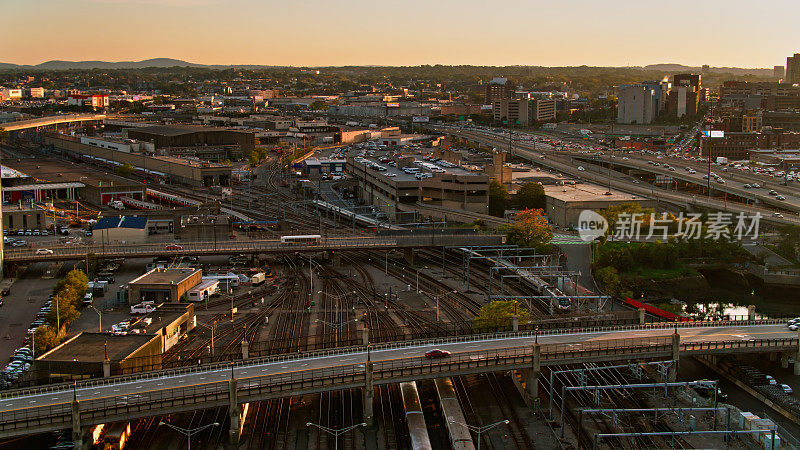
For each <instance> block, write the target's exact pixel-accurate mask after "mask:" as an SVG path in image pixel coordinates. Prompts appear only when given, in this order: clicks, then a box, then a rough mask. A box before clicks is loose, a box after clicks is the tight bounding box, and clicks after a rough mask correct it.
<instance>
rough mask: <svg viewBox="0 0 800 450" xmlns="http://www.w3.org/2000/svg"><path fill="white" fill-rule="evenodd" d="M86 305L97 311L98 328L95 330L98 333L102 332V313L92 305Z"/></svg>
mask: <svg viewBox="0 0 800 450" xmlns="http://www.w3.org/2000/svg"><path fill="white" fill-rule="evenodd" d="M88 306H89V308H92V309H93V310H94V312H96V313H97V317H98V319H99V321H100V324H99V329H98V330H97V332H98V333H102V332H103V314H102V313H101V312H100V311H99V310H98V309H97V308H95V307H94V305H88Z"/></svg>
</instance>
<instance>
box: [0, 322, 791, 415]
mask: <svg viewBox="0 0 800 450" xmlns="http://www.w3.org/2000/svg"><path fill="white" fill-rule="evenodd" d="M679 332H680V334H681V341H682V342H686V343H689V342H709V341H719V340H752V339H768V338H790V337H796V336H797V332H793V331H789V330H788V329H787V328H786V326H785V325H782V324H779V325H746V326H721V327H696V328H681V329H679ZM672 333H673V329H671V328H664V329H638V330H637V329H634V330H615V331H604V332H589V333H587V332H575V333H568V334H559V335H541V336H539V337H538V342H539V343H540V344H542V345H546V344H570V345H575V346H580V345H582V344H584V343H589V342H596V341H603V340H608V339H623V338H624V339H644V338H654V337H659V336H661V337H667V336H670V335H671V334H672ZM533 343H534V338H533V337H531V336H525V337H518V338H503V339H491V340H480V341H467V342H458V343H450V344H435V345H419V346H413V347H403V348H392V349H383V350H381V349H376V350H373V351H371V352H370V355H369V356H370V358H371V360H372V361H375V362H377V361H386V360H399V359H408V358H419V359H420V362H423V361H424V359H423V358H424V356H423V355H424V354H425V352H426V351H428V350H431V349H433V348H439V349H443V350H448V351H450V352H453V353H457V352H470V351H481V350H484V351H501V350H503V349H507V348H513V347H523V346H530V345H532V344H533ZM366 360H367V353H366V352H355V353H350V354H344V355H332V356H319V357H312V358H305V359H296V360H288V361H278V362H269V363H255V364H253V365H249V366H239V367H235V368H233V369H230V368H224V369H211V370H207V371H204V372H197V373H192V374H180V375H168V376H164V377H161V378H153V379H147V380H144V379H143V380H133V381H120V382H116V383H112V384H108V385H103V386H87V387H81V388H78V389H77V390H76V391H75V395H76V396H77V399H78V400H82V401H88V400H92V399H101V398H113V397H121V396H130V395H138V394H140V393H142V392H147V391H158V390H165V389H170V388H180V387H183V386H196V385H198V384H200V385H202V384H204V383H214V382H220V381H225V380H228V379H230V378H231V371H232V370H233V374H234V376H235V377H236V378H237V379H243V378H250V377H259V376H265V375H274V374H280V373H287V372H295V371H304V370H311V369H323V368H331V367H336V366H342V365H352V364H363V363H365V362H366ZM9 392H11V391H9ZM6 395H8V394H6ZM72 399H73V390H72V389H65V390H61V391H55V392H47V393H40V394H28V395H23V396H19V397H14V398H6V399H3V400H0V412H8V411H12V410H17V409H26V408H32V407H46V406H48V405H56V404H64V403H68V402H70V401H72Z"/></svg>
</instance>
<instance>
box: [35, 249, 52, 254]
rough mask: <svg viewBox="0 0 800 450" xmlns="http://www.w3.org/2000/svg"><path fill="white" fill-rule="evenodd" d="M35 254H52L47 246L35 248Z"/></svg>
mask: <svg viewBox="0 0 800 450" xmlns="http://www.w3.org/2000/svg"><path fill="white" fill-rule="evenodd" d="M36 254H37V255H52V254H53V251H52V250H50V249H49V248H37V249H36Z"/></svg>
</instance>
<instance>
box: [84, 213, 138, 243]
mask: <svg viewBox="0 0 800 450" xmlns="http://www.w3.org/2000/svg"><path fill="white" fill-rule="evenodd" d="M92 230H93V232H94V233H95V234H96V236H97V237H96V239H100V240H101V242H103V243H104V244H142V243H144V242H145V241H146V240H147V217H136V216H110V217H101V218H100V219H98V221H97V223H95V224H94V226H93V227H92Z"/></svg>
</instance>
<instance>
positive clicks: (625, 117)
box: [617, 84, 660, 124]
mask: <svg viewBox="0 0 800 450" xmlns="http://www.w3.org/2000/svg"><path fill="white" fill-rule="evenodd" d="M657 91H658V92H660V87H659V88H658V90H657V89H656V88H655V87H653V86H651V85H647V84H625V85H621V86H619V87H617V123H628V124H631V123H638V124H647V123H651V122H652V121H653V119H655V118H656V115H657V114H658V99H657V97H656V92H657Z"/></svg>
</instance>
